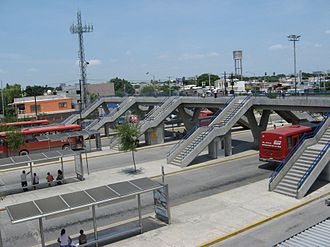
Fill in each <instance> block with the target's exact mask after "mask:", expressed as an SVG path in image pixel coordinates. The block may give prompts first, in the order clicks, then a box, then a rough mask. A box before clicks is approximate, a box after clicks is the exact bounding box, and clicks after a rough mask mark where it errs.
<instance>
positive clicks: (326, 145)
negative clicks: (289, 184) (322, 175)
mask: <svg viewBox="0 0 330 247" xmlns="http://www.w3.org/2000/svg"><path fill="white" fill-rule="evenodd" d="M329 147H330V140H329V141H328V142H327V144H325V145H324V147H323V148H322V150H321V151H320V152H319V153H318V155H317V156H316V158H315V159H314V160H313V162H312V163H311V165H310V166H309V167H308V169H307V170H306V172H305V173H304V175H303V176H302V177H301V179H300V180H299V182H298V184H297V191H298V190H299V189H300V187H301V185H302V184H303V182H305V180H306V178H307V176H308V175H309V174H310V173H311V172H312V170H313V169H314V168H315V166H316V165H317V163H318V162H319V161H320V159H321V158H322V157H323V155H324V154H325V152H326V151H327V150H328V148H329Z"/></svg>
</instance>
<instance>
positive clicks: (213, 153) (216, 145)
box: [208, 137, 220, 159]
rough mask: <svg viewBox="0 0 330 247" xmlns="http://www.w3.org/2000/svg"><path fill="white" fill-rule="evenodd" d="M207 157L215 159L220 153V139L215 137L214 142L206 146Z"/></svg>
mask: <svg viewBox="0 0 330 247" xmlns="http://www.w3.org/2000/svg"><path fill="white" fill-rule="evenodd" d="M208 151H209V156H210V157H211V158H212V159H216V158H218V157H219V151H220V138H219V137H216V138H214V140H213V141H212V142H211V143H210V144H209V145H208Z"/></svg>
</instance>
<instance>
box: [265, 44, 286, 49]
mask: <svg viewBox="0 0 330 247" xmlns="http://www.w3.org/2000/svg"><path fill="white" fill-rule="evenodd" d="M285 48H286V46H284V45H282V44H275V45H271V46H270V47H269V50H282V49H285Z"/></svg>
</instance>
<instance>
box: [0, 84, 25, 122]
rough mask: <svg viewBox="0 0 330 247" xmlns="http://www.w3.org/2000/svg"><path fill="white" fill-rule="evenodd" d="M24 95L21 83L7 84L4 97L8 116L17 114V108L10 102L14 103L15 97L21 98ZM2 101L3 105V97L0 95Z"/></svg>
mask: <svg viewBox="0 0 330 247" xmlns="http://www.w3.org/2000/svg"><path fill="white" fill-rule="evenodd" d="M21 96H22V90H21V85H19V84H13V85H9V84H6V87H5V88H4V89H3V98H4V106H5V107H4V108H5V109H4V111H5V112H4V113H5V115H6V117H7V116H15V110H14V109H13V107H12V106H9V105H8V104H10V103H13V101H14V98H20V97H21ZM0 102H1V105H2V98H1V97H0Z"/></svg>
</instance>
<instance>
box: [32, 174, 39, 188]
mask: <svg viewBox="0 0 330 247" xmlns="http://www.w3.org/2000/svg"><path fill="white" fill-rule="evenodd" d="M32 184H33V185H36V184H39V177H38V176H37V174H36V173H33V180H32ZM36 188H37V187H36V186H33V189H34V190H35V189H36Z"/></svg>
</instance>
